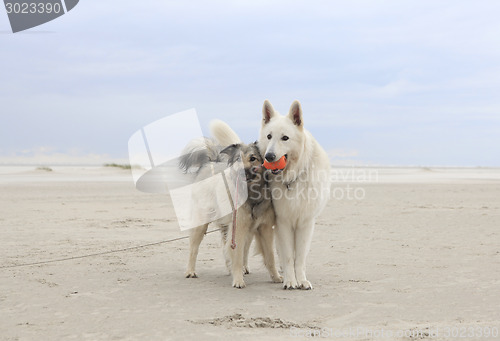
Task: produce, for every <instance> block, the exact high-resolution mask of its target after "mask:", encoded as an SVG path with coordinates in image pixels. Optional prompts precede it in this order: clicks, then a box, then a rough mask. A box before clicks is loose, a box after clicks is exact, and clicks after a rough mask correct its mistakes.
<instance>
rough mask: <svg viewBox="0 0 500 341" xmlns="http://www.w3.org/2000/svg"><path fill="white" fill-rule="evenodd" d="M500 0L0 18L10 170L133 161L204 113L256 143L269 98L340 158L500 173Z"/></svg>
mask: <svg viewBox="0 0 500 341" xmlns="http://www.w3.org/2000/svg"><path fill="white" fill-rule="evenodd" d="M499 13H500V2H499V1H481V0H479V1H474V2H473V1H457V0H453V1H400V0H397V1H347V0H346V1H256V0H252V1H185V2H181V1H175V2H174V1H153V0H141V1H130V0H121V1H107V0H99V1H89V0H81V1H80V3H79V4H78V6H77V7H75V8H74V9H73V10H72V11H71V12H69V13H68V14H66V15H64V16H62V17H60V18H58V19H56V20H54V21H52V22H50V23H47V24H45V25H42V26H39V27H37V28H34V29H31V30H29V31H26V32H24V33H16V34H12V33H10V32H11V31H10V26H9V23H8V18H7V15H6V12H5V10H4V9H3V8H0V115H1V118H2V123H1V124H0V163H6V162H8V163H13V162H26V161H29V160H38V161H36V162H43V163H45V164H50V163H58V162H63V161H64V160H66V162H79V161H81V162H82V163H89V162H92V163H101V162H106V161H107V160H114V159H124V160H126V158H127V142H128V138H129V137H130V136H131V135H132V134H133V133H134V132H135V131H137V130H138V129H140V128H141V127H142V126H144V125H147V124H148V123H150V122H152V121H154V120H157V119H160V118H162V117H164V116H166V115H169V114H174V113H176V112H179V111H183V110H186V109H190V108H195V109H196V110H197V112H198V115H199V117H200V120H201V125H202V129H204V131H205V132H206V133H208V131H207V130H208V129H207V128H208V122H209V121H210V120H211V119H214V118H220V119H223V120H225V121H227V122H228V123H229V124H230V125H231V126H232V127H233V128H234V129H235V130H236V131H237V132H238V133H239V134H240V136H241V137H242V138H243V139H244V140H246V141H248V142H250V141H254V140H255V139H257V136H258V131H259V125H260V120H261V108H262V103H263V101H264V99H266V98H267V99H269V100H270V101H271V102H272V103H273V105H274V107H275V108H276V109H277V110H278V111H280V112H281V113H286V112H287V111H288V108H289V106H290V104H291V103H292V101H293V100H294V99H299V100H300V101H301V103H302V106H303V110H304V122H305V125H306V128H307V129H309V130H310V131H311V132H312V133H313V134H314V135H315V136H316V137H317V139H318V140H319V141H320V143H321V144H322V145H323V147H324V148H325V150H327V151H328V152H329V154H330V156H331V158H332V162H333V163H339V164H378V165H445V166H500V20H499V19H498V15H499Z"/></svg>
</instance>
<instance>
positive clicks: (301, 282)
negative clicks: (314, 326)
mask: <svg viewBox="0 0 500 341" xmlns="http://www.w3.org/2000/svg"><path fill="white" fill-rule="evenodd" d="M262 113H263V120H262V127H261V131H260V138H259V149H260V152H261V154H262V155H263V156H264V157H265V159H266V160H267V162H268V163H271V164H272V163H273V162H274V165H279V166H276V167H279V169H277V168H273V167H269V168H270V169H273V170H270V171H269V172H271V173H272V174H271V177H270V178H271V192H272V199H273V205H274V208H275V212H276V227H275V230H276V237H277V239H276V246H277V251H278V256H279V257H280V262H281V266H282V269H283V272H284V282H283V288H284V289H295V288H301V289H312V285H311V283H310V282H309V281H308V280H307V278H306V257H307V254H308V253H309V249H310V245H311V239H312V234H313V231H314V224H315V220H316V217H317V216H318V215H319V214H320V213H321V211H322V210H323V208H324V207H325V205H326V203H327V201H328V199H329V197H330V162H329V159H328V155H327V154H326V152H325V151H324V150H323V148H322V147H321V146H320V145H319V144H318V142H317V141H316V140H315V139H314V138H313V136H312V135H311V133H309V132H308V131H307V130H306V129H304V120H303V118H302V108H301V105H300V103H299V102H298V101H294V102H293V103H292V105H291V107H290V111H289V113H288V115H287V116H282V115H280V114H279V113H277V112H276V111H274V108H273V106H272V105H271V103H270V102H269V101H268V100H266V101H265V102H264V107H263V109H262Z"/></svg>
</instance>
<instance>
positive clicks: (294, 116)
mask: <svg viewBox="0 0 500 341" xmlns="http://www.w3.org/2000/svg"><path fill="white" fill-rule="evenodd" d="M288 118H289V119H291V120H292V122H293V124H295V125H296V126H297V127H299V128H301V129H302V127H303V126H304V120H303V119H302V107H301V105H300V102H299V101H297V100H295V101H293V103H292V105H291V106H290V111H289V112H288Z"/></svg>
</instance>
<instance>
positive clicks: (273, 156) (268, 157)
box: [266, 153, 276, 162]
mask: <svg viewBox="0 0 500 341" xmlns="http://www.w3.org/2000/svg"><path fill="white" fill-rule="evenodd" d="M274 159H276V154H274V153H267V154H266V160H267V162H273V161H274Z"/></svg>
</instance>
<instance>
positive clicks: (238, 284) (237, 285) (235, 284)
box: [233, 278, 246, 289]
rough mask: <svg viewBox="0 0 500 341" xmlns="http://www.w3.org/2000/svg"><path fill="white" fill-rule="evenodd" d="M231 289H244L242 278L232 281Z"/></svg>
mask: <svg viewBox="0 0 500 341" xmlns="http://www.w3.org/2000/svg"><path fill="white" fill-rule="evenodd" d="M233 287H234V288H238V289H242V288H244V287H246V284H245V281H244V280H243V278H241V279H233Z"/></svg>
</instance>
